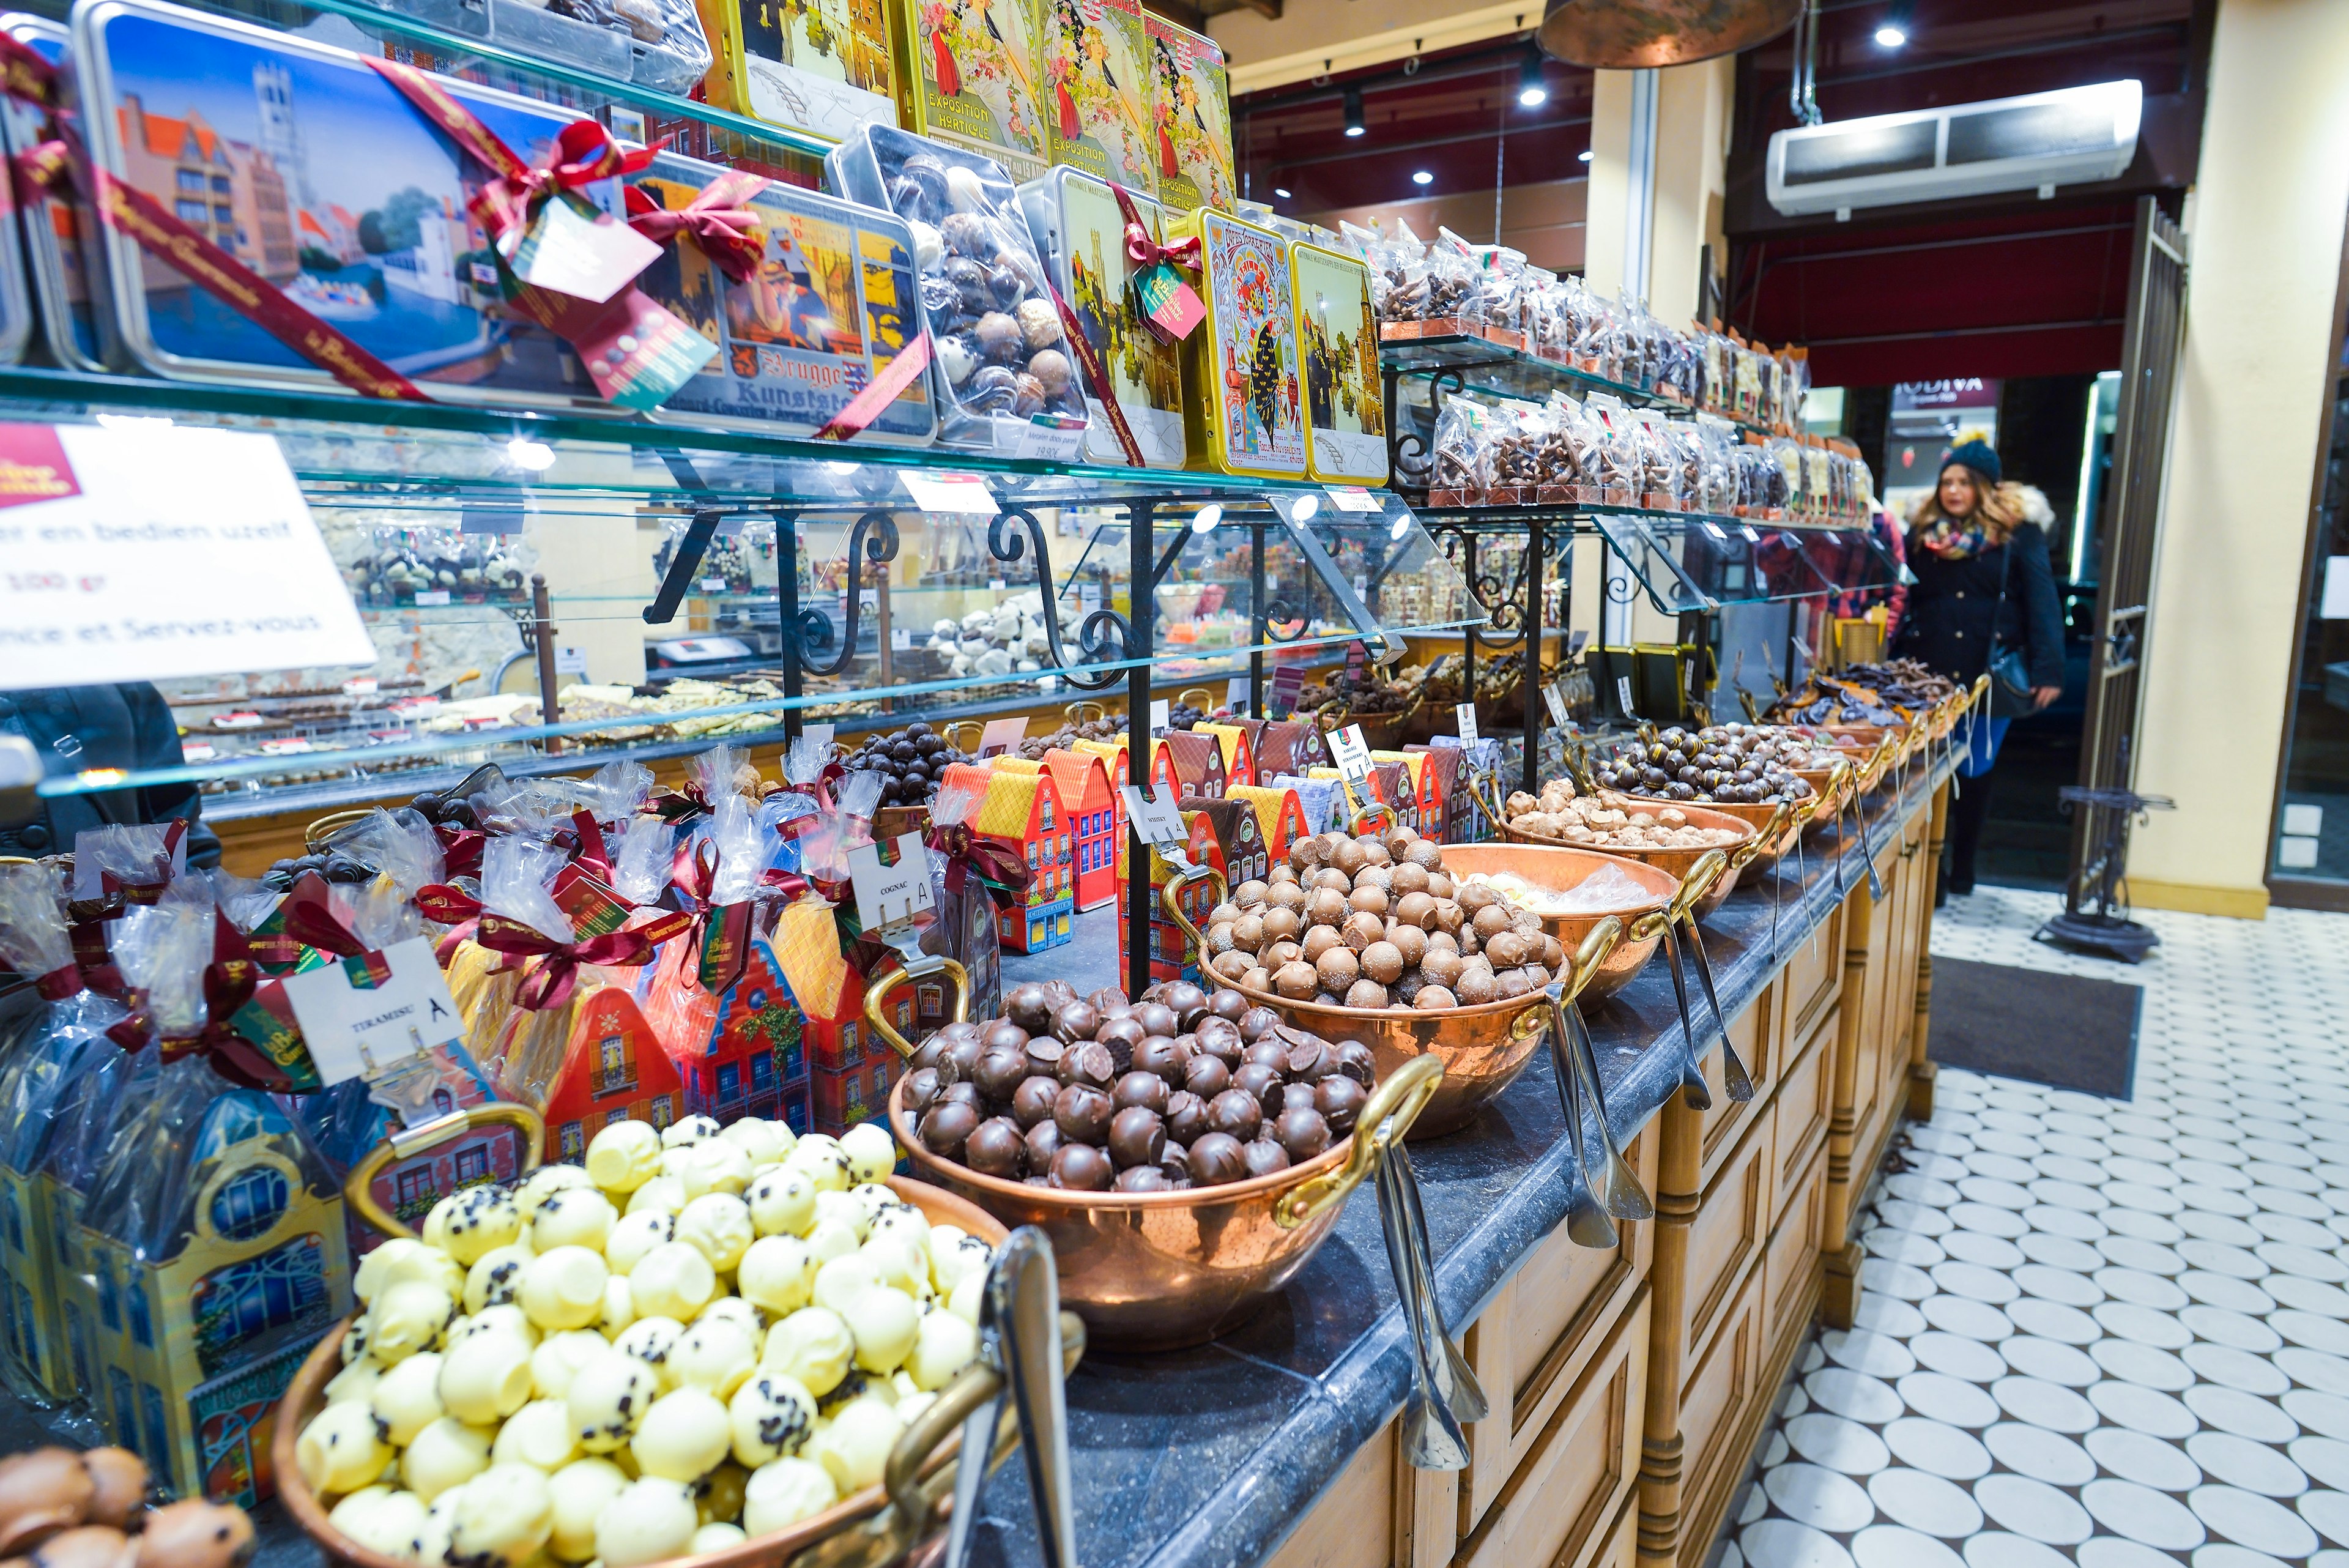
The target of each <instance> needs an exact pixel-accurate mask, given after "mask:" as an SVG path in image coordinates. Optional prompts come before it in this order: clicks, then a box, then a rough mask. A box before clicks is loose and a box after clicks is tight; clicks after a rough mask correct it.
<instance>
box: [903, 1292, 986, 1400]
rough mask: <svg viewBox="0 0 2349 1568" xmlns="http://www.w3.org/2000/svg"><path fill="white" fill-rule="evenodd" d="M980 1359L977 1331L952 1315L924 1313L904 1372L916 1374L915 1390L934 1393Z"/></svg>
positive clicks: (946, 1313) (948, 1313)
mask: <svg viewBox="0 0 2349 1568" xmlns="http://www.w3.org/2000/svg"><path fill="white" fill-rule="evenodd" d="M977 1359H978V1330H977V1329H975V1328H973V1327H971V1326H970V1324H967V1323H965V1322H963V1320H962V1319H960V1318H958V1317H957V1316H955V1314H952V1313H950V1312H932V1313H924V1314H922V1323H921V1327H920V1329H919V1330H918V1331H917V1332H916V1334H915V1336H914V1351H913V1354H912V1355H909V1356H907V1357H906V1358H905V1369H906V1370H907V1371H908V1372H911V1373H912V1374H913V1375H914V1386H915V1387H916V1388H921V1389H925V1390H927V1391H929V1392H932V1393H935V1392H936V1391H937V1390H938V1389H941V1388H943V1387H945V1386H947V1384H948V1383H951V1382H952V1381H954V1377H955V1375H956V1374H957V1373H958V1372H960V1371H961V1370H962V1369H963V1368H964V1367H966V1366H969V1365H970V1364H971V1363H972V1362H973V1361H976V1360H977Z"/></svg>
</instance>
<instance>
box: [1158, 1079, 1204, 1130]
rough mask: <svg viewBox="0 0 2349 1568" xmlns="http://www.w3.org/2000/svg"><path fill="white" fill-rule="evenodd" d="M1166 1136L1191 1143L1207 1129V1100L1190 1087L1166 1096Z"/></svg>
mask: <svg viewBox="0 0 2349 1568" xmlns="http://www.w3.org/2000/svg"><path fill="white" fill-rule="evenodd" d="M1165 1114H1166V1136H1167V1137H1171V1138H1173V1139H1174V1141H1175V1142H1176V1143H1189V1142H1191V1141H1192V1140H1193V1139H1195V1138H1196V1137H1198V1136H1199V1135H1200V1134H1201V1133H1203V1132H1206V1130H1207V1102H1206V1101H1205V1100H1203V1099H1201V1098H1200V1097H1199V1096H1196V1095H1195V1094H1193V1093H1192V1092H1191V1091H1190V1090H1188V1089H1177V1090H1175V1091H1174V1093H1173V1094H1171V1095H1169V1096H1166V1113H1165Z"/></svg>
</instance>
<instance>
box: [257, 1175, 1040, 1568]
mask: <svg viewBox="0 0 2349 1568" xmlns="http://www.w3.org/2000/svg"><path fill="white" fill-rule="evenodd" d="M889 1188H890V1190H892V1191H894V1192H895V1193H896V1194H897V1196H898V1197H900V1198H903V1199H905V1201H906V1202H908V1203H911V1204H913V1205H914V1206H915V1207H916V1208H917V1209H919V1210H921V1211H922V1213H923V1214H924V1216H925V1217H926V1218H927V1219H928V1220H929V1221H930V1222H931V1223H932V1224H934V1225H956V1226H959V1227H961V1228H962V1229H963V1230H964V1231H968V1232H969V1233H970V1234H971V1235H974V1236H976V1237H978V1239H979V1240H980V1241H985V1242H986V1243H987V1244H988V1246H990V1247H997V1246H1001V1245H1002V1244H1003V1241H1004V1240H1005V1239H1006V1238H1007V1237H1009V1235H1010V1231H1009V1229H1008V1228H1006V1227H1005V1226H1003V1225H1002V1224H1000V1223H999V1222H998V1221H997V1220H995V1219H994V1218H993V1217H992V1216H991V1215H989V1214H988V1212H987V1211H986V1210H983V1209H980V1208H978V1206H977V1205H975V1204H971V1203H968V1202H965V1201H964V1200H963V1199H960V1198H957V1197H956V1196H955V1195H954V1194H953V1193H951V1192H941V1191H940V1190H938V1189H936V1188H935V1187H930V1186H926V1185H924V1184H923V1183H921V1182H917V1181H908V1180H906V1179H904V1178H902V1177H895V1176H893V1177H891V1178H889ZM350 1323H351V1319H349V1318H344V1319H343V1320H342V1321H341V1322H339V1323H337V1324H335V1325H334V1326H333V1327H332V1328H330V1329H328V1330H327V1331H326V1337H325V1338H323V1339H321V1340H320V1341H318V1344H317V1347H316V1349H314V1350H312V1351H311V1352H310V1355H309V1359H307V1360H306V1361H305V1362H303V1363H302V1366H301V1369H300V1370H299V1371H297V1372H295V1374H294V1381H293V1382H292V1383H290V1384H289V1385H287V1386H286V1389H285V1398H284V1400H282V1401H281V1402H280V1403H279V1405H278V1407H277V1411H276V1429H275V1431H274V1433H272V1435H271V1437H270V1440H269V1458H270V1463H271V1464H272V1465H273V1466H274V1468H275V1470H276V1476H277V1495H278V1497H279V1498H280V1499H281V1500H282V1501H284V1502H285V1510H286V1511H287V1512H289V1513H291V1514H292V1515H293V1516H294V1520H295V1523H297V1524H299V1525H300V1526H301V1527H302V1532H303V1533H304V1534H305V1535H307V1536H308V1537H309V1538H310V1541H311V1543H312V1544H313V1545H315V1546H316V1547H317V1549H318V1551H319V1553H320V1554H321V1555H323V1556H324V1557H325V1558H326V1561H327V1562H329V1563H337V1564H341V1565H343V1568H415V1565H414V1564H413V1563H409V1562H407V1561H406V1560H405V1559H403V1558H398V1557H387V1556H385V1555H384V1554H383V1553H382V1552H372V1551H369V1550H368V1549H367V1548H366V1547H364V1546H361V1545H359V1544H358V1543H357V1542H354V1541H351V1540H348V1539H347V1538H346V1537H345V1536H344V1535H343V1534H342V1532H339V1531H337V1530H336V1528H335V1527H334V1525H333V1524H332V1523H330V1522H329V1521H328V1520H327V1518H326V1514H327V1508H326V1504H324V1503H322V1502H321V1501H319V1500H318V1496H317V1494H316V1493H315V1492H313V1491H312V1490H310V1488H309V1485H308V1483H307V1482H305V1481H304V1480H303V1479H302V1470H301V1467H300V1466H298V1465H297V1464H296V1463H295V1459H294V1445H295V1441H296V1439H297V1438H300V1436H301V1433H302V1428H304V1427H305V1426H307V1425H309V1423H310V1418H311V1417H314V1416H316V1414H317V1413H318V1410H319V1408H320V1407H322V1406H324V1404H325V1403H326V1384H327V1382H328V1381H329V1380H330V1379H331V1378H332V1377H333V1376H335V1374H336V1373H337V1372H340V1371H341V1370H342V1369H343V1359H342V1343H343V1331H344V1329H346V1328H347V1327H348V1326H349V1325H350ZM1061 1323H1062V1329H1063V1343H1064V1353H1065V1347H1066V1346H1068V1345H1073V1346H1074V1347H1075V1348H1076V1349H1077V1350H1078V1351H1079V1352H1081V1350H1082V1348H1083V1344H1084V1336H1083V1329H1082V1327H1081V1326H1080V1325H1077V1324H1071V1323H1070V1321H1069V1320H1068V1319H1067V1318H1066V1317H1065V1316H1064V1317H1063V1318H1062V1320H1061ZM1071 1328H1073V1329H1074V1330H1075V1336H1074V1338H1073V1340H1071V1339H1070V1337H1069V1330H1071ZM1071 1364H1073V1358H1071ZM1000 1386H1001V1380H1000V1379H999V1377H997V1376H996V1375H995V1374H994V1373H992V1372H991V1371H988V1370H987V1369H985V1368H984V1367H974V1368H972V1369H971V1370H970V1371H968V1372H966V1373H965V1374H964V1375H963V1376H962V1377H961V1378H960V1379H957V1381H956V1382H955V1383H952V1384H949V1385H948V1386H947V1390H946V1392H945V1393H943V1394H941V1395H940V1396H939V1397H938V1399H937V1401H936V1404H934V1405H932V1406H931V1407H930V1408H929V1409H928V1410H927V1411H926V1412H925V1413H924V1415H923V1416H922V1417H919V1418H917V1419H916V1421H915V1422H914V1424H913V1425H911V1426H909V1427H907V1428H905V1434H904V1436H902V1437H901V1438H899V1440H898V1445H897V1448H896V1449H895V1451H894V1452H893V1453H892V1454H891V1456H890V1460H889V1475H888V1478H887V1480H885V1482H884V1483H883V1484H881V1485H877V1486H869V1487H866V1488H864V1490H862V1491H859V1492H856V1493H854V1495H852V1496H849V1497H846V1498H843V1499H842V1500H841V1501H839V1502H837V1503H834V1504H833V1506H832V1507H830V1508H828V1509H826V1510H824V1511H823V1512H822V1513H819V1514H817V1515H815V1516H814V1517H813V1518H812V1519H803V1520H802V1521H800V1522H799V1523H797V1524H795V1525H793V1526H792V1527H791V1528H790V1529H789V1530H784V1531H778V1532H774V1533H772V1534H769V1535H761V1536H754V1537H752V1538H751V1539H750V1540H748V1541H744V1542H738V1543H737V1544H735V1545H733V1546H730V1547H728V1548H727V1549H726V1550H724V1551H722V1552H704V1553H702V1554H701V1555H700V1556H698V1557H680V1558H676V1559H673V1560H672V1561H674V1562H677V1563H690V1564H692V1565H693V1568H777V1565H780V1564H782V1563H787V1562H788V1561H789V1560H790V1559H791V1558H792V1556H793V1555H794V1554H795V1553H797V1552H800V1551H802V1549H804V1548H806V1547H808V1546H811V1545H812V1544H814V1543H815V1542H819V1541H823V1540H824V1539H825V1538H827V1537H829V1536H832V1535H835V1534H838V1533H840V1532H843V1531H846V1530H849V1529H851V1528H853V1527H854V1526H856V1525H858V1524H859V1523H860V1522H862V1521H866V1520H870V1519H872V1518H873V1517H874V1515H876V1514H879V1513H880V1512H881V1510H882V1508H883V1505H885V1504H886V1503H888V1502H889V1501H891V1500H892V1497H893V1495H894V1496H895V1497H896V1498H897V1500H898V1501H900V1502H901V1503H902V1502H907V1501H911V1500H912V1499H913V1497H914V1496H915V1495H916V1492H915V1490H914V1489H916V1488H920V1489H922V1490H927V1491H929V1492H933V1493H935V1492H938V1491H941V1490H950V1488H951V1480H952V1471H951V1469H947V1465H946V1459H945V1454H944V1452H942V1451H941V1450H943V1449H950V1448H951V1447H952V1445H953V1439H954V1437H955V1434H957V1432H958V1431H959V1430H960V1428H961V1426H962V1417H964V1416H966V1415H968V1414H969V1412H970V1411H971V1410H973V1409H977V1408H978V1407H980V1406H982V1405H983V1404H985V1403H986V1402H987V1401H988V1400H991V1399H992V1398H993V1397H995V1393H996V1391H997V1390H998V1389H999V1388H1000ZM1003 1453H1004V1449H1003V1448H1002V1446H1001V1443H1000V1440H999V1443H998V1447H997V1449H996V1456H995V1457H996V1458H998V1459H1000V1458H1001V1457H1002V1455H1003ZM941 1473H943V1475H944V1477H945V1480H946V1485H945V1486H944V1487H941V1486H940V1485H939V1484H938V1482H939V1478H940V1475H941ZM934 1510H935V1504H934V1502H933V1503H932V1504H931V1505H930V1506H928V1507H925V1508H924V1509H922V1510H921V1511H918V1512H917V1513H913V1514H910V1515H906V1516H907V1517H914V1518H918V1519H922V1520H927V1519H928V1518H929V1516H930V1514H931V1513H932V1512H933V1511H934ZM902 1513H904V1511H903V1510H901V1514H902Z"/></svg>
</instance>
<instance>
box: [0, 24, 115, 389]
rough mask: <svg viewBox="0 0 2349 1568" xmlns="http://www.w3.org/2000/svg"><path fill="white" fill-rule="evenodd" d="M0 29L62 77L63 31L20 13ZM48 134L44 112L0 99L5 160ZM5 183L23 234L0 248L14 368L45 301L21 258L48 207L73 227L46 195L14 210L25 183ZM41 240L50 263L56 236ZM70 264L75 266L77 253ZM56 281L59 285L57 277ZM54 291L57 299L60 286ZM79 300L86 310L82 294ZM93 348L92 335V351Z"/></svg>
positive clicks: (34, 241) (1, 306)
mask: <svg viewBox="0 0 2349 1568" xmlns="http://www.w3.org/2000/svg"><path fill="white" fill-rule="evenodd" d="M0 27H5V28H6V29H7V30H8V36H10V37H12V38H14V39H16V41H17V42H18V43H20V44H25V45H27V46H29V47H31V48H32V49H33V50H34V52H35V53H36V54H38V55H39V56H40V57H42V58H43V59H45V60H47V61H48V62H49V64H51V65H53V66H57V67H58V68H59V73H60V75H62V74H63V73H64V65H65V56H66V30H65V29H64V28H63V27H61V26H57V24H56V23H55V22H51V21H49V20H47V18H45V17H40V16H26V15H25V14H23V13H21V12H12V13H10V14H8V15H6V16H0ZM54 134H55V128H54V127H53V126H52V125H51V124H50V121H49V116H48V113H47V111H46V110H44V109H40V108H39V107H37V106H36V105H33V104H28V103H26V102H24V101H22V100H21V99H15V98H5V99H0V139H5V144H6V149H7V151H8V154H9V156H10V157H11V158H13V157H15V156H16V154H17V153H19V152H24V151H31V150H32V149H34V148H36V147H38V146H39V145H40V144H41V143H42V142H44V141H47V140H50V139H51V138H52V137H53V136H54ZM10 183H11V185H12V186H16V187H17V189H16V190H14V191H9V192H0V204H5V205H8V206H13V207H16V219H17V221H18V224H19V227H20V228H21V230H22V231H23V233H24V234H25V244H23V245H21V246H20V245H7V246H0V250H5V252H6V254H0V363H5V364H10V365H15V364H19V363H21V362H23V360H24V359H25V358H26V348H27V347H28V346H29V345H30V344H31V342H32V337H33V325H34V322H35V320H36V317H38V316H41V315H43V314H45V312H44V308H43V307H44V306H46V304H47V300H46V298H44V297H40V296H36V293H35V286H34V284H33V281H32V278H31V273H32V271H33V268H34V265H35V264H34V263H33V262H32V261H31V260H29V259H28V258H27V254H26V253H27V252H28V251H30V250H33V249H36V248H39V247H40V246H41V236H40V235H39V234H38V231H39V230H40V229H41V228H42V227H43V226H44V225H45V224H47V223H49V222H50V221H51V218H50V209H51V208H52V207H53V206H57V207H61V208H63V209H64V211H65V213H66V222H67V227H68V228H69V229H70V228H71V227H72V226H73V222H72V209H71V207H70V205H69V204H67V203H65V202H53V201H52V200H51V199H50V198H49V197H47V196H46V195H38V194H36V195H35V199H34V200H33V201H32V202H30V203H29V204H24V205H19V202H21V201H22V193H32V192H31V182H29V181H25V182H17V181H12V182H10ZM20 192H21V193H20ZM47 238H48V240H49V244H47V247H46V248H47V251H48V253H49V254H50V258H51V260H52V262H54V261H55V259H56V251H57V245H56V237H55V235H54V234H52V235H49V236H47ZM76 259H77V261H78V254H77V257H76ZM58 282H59V284H60V285H62V283H63V278H62V276H60V277H59V279H58ZM57 292H58V293H59V295H60V297H62V292H63V291H62V288H61V287H60V289H59V290H58V291H57ZM82 297H83V299H84V301H85V308H86V306H87V300H88V293H87V291H84V293H83V295H82ZM67 340H68V342H69V343H70V342H71V341H72V340H71V338H70V337H68V339H67ZM92 348H93V352H94V351H95V348H96V343H95V337H94V335H93V338H92ZM59 363H61V364H66V365H67V366H70V367H71V368H73V369H99V368H100V367H98V365H96V364H94V363H92V364H88V365H78V364H76V363H75V362H74V361H73V360H72V359H60V361H59Z"/></svg>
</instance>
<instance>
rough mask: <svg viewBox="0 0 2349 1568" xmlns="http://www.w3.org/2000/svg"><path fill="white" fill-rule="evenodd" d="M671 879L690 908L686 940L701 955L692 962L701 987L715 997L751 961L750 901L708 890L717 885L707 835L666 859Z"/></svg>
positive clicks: (715, 851)
mask: <svg viewBox="0 0 2349 1568" xmlns="http://www.w3.org/2000/svg"><path fill="white" fill-rule="evenodd" d="M668 876H669V882H670V884H671V886H673V887H675V888H677V891H678V897H679V898H683V899H684V900H685V901H686V903H687V905H688V909H686V911H685V914H686V918H687V921H688V926H687V940H688V941H690V942H691V943H692V944H693V948H694V951H695V952H696V953H697V954H699V955H700V956H699V957H698V958H697V959H696V961H695V976H696V978H697V979H698V981H700V984H701V988H702V989H703V990H704V991H707V992H709V993H710V994H711V995H713V996H714V995H717V994H718V993H719V992H723V991H724V990H725V989H726V988H727V987H728V986H730V985H732V984H733V983H734V982H735V981H738V980H740V979H741V978H742V971H743V969H744V968H745V967H746V966H747V965H748V964H749V963H750V914H751V906H750V904H749V903H740V904H720V903H718V902H716V901H715V900H714V898H712V894H713V893H714V892H715V891H716V889H717V886H718V846H716V845H714V844H712V843H710V842H709V840H708V839H706V838H705V839H699V840H697V841H693V842H689V843H686V844H680V845H678V847H677V853H676V854H675V855H673V856H671V857H669V873H668ZM712 922H715V923H716V926H717V930H716V932H715V933H714V937H715V940H716V941H717V943H718V951H717V954H716V957H715V958H714V959H713V958H711V957H710V955H709V952H708V948H709V943H710V941H711V940H712V939H713V933H712V931H711V929H710V927H711V924H712Z"/></svg>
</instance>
